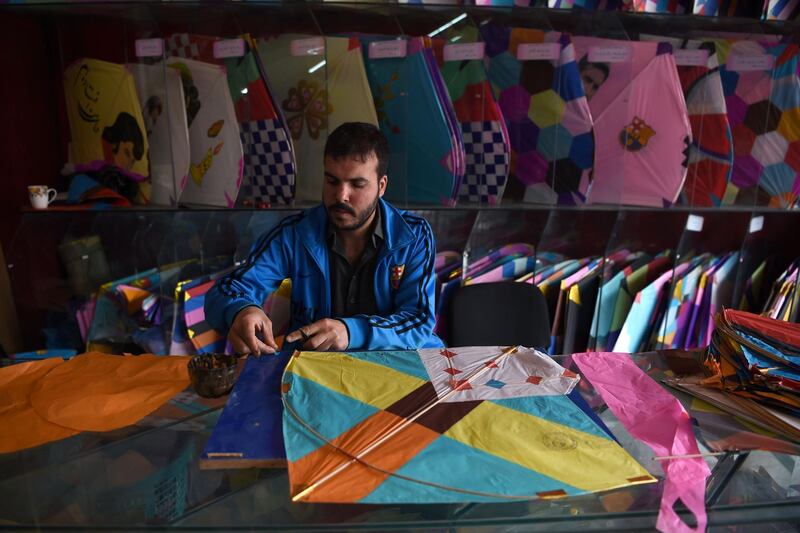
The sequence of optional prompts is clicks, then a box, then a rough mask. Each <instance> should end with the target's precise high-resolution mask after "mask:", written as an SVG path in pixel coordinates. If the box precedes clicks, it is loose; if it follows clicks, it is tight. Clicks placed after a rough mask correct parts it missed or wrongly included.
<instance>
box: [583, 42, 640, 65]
mask: <svg viewBox="0 0 800 533" xmlns="http://www.w3.org/2000/svg"><path fill="white" fill-rule="evenodd" d="M631 56H632V51H631V49H630V48H628V47H627V46H592V47H591V48H589V62H590V63H626V62H628V61H630V60H631Z"/></svg>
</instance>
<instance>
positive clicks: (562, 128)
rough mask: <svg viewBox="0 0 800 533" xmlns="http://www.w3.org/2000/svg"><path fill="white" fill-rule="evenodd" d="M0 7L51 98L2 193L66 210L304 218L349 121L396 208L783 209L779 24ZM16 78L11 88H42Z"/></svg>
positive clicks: (602, 16) (330, 7) (258, 8)
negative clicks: (24, 35)
mask: <svg viewBox="0 0 800 533" xmlns="http://www.w3.org/2000/svg"><path fill="white" fill-rule="evenodd" d="M2 9H3V13H4V17H5V18H6V20H8V21H14V22H19V24H18V26H19V28H20V30H17V31H21V29H22V28H25V29H26V30H28V29H33V30H36V31H38V32H39V33H40V34H41V37H42V40H43V45H42V46H39V47H35V49H33V50H31V51H26V52H24V53H26V54H30V55H31V56H32V57H31V58H30V60H31V61H32V62H33V64H36V65H46V67H45V69H46V70H47V74H48V76H50V78H51V79H52V81H53V85H54V86H55V87H56V91H51V92H53V93H54V94H51V95H48V96H49V98H48V101H47V102H46V103H45V105H43V106H40V107H41V108H37V109H36V110H35V113H36V114H37V115H38V116H41V118H42V119H43V120H44V117H47V119H48V120H49V122H51V123H52V122H53V118H54V117H55V119H56V123H57V125H58V127H57V128H55V129H54V130H53V131H52V132H47V133H45V134H42V133H41V132H39V131H38V129H36V128H38V126H36V124H39V123H41V122H43V120H41V121H36V120H32V121H30V124H24V125H22V127H23V129H24V128H29V129H30V130H31V132H30V133H31V135H36V138H37V139H39V141H40V142H39V143H38V149H39V150H40V151H44V152H47V153H48V154H49V155H48V156H47V158H45V160H44V161H41V162H36V163H31V165H32V166H33V167H34V168H33V170H32V172H26V173H24V174H25V175H24V176H23V175H22V174H23V173H22V172H20V173H19V176H16V177H15V178H14V180H13V181H14V183H15V187H16V188H17V189H21V190H24V189H23V188H22V187H21V186H22V185H27V184H30V183H31V181H33V180H35V182H36V183H46V184H48V185H55V186H56V188H58V189H59V190H61V191H65V192H67V194H66V195H65V196H66V201H67V203H68V204H70V205H78V206H84V205H87V204H88V205H95V204H101V205H103V206H107V205H109V204H110V205H130V204H137V203H146V204H150V205H160V206H179V205H180V206H202V207H214V206H216V207H223V208H231V207H254V208H259V207H267V206H270V207H274V206H281V205H303V204H305V203H308V202H311V201H316V199H317V198H318V196H319V189H320V187H321V180H322V175H323V173H322V163H323V162H322V148H323V146H324V142H325V139H326V138H327V135H328V133H329V132H330V131H331V130H332V129H333V128H334V127H335V126H337V125H338V124H340V123H342V122H345V121H353V120H359V121H365V122H372V123H374V124H376V125H379V126H380V127H381V129H382V131H384V133H385V134H386V136H387V137H388V138H389V140H390V147H391V161H390V165H389V175H390V180H389V189H388V191H387V198H388V199H390V200H392V201H393V202H395V203H397V204H399V205H409V206H420V205H424V206H435V205H444V206H453V205H458V206H469V205H476V206H492V205H497V204H512V205H514V204H519V203H525V204H532V205H548V206H561V205H577V206H584V205H585V206H591V205H598V204H599V205H625V206H647V207H657V208H661V207H671V206H679V205H689V206H697V207H717V208H720V209H727V208H729V207H732V206H746V207H756V206H757V207H771V208H776V209H784V208H789V207H791V206H792V205H793V204H794V203H795V202H796V199H797V193H798V190H800V170H798V169H800V102H796V101H795V100H797V99H798V94H800V78H798V77H797V74H796V71H797V69H796V66H797V61H798V53H797V47H796V45H795V44H793V43H792V42H790V41H791V39H792V36H793V35H794V34H795V33H796V29H797V25H796V23H795V22H794V21H786V22H760V21H758V20H755V19H746V18H732V19H725V18H716V17H699V16H681V15H670V16H666V15H652V14H630V13H618V12H610V11H602V12H600V11H598V12H590V11H565V10H552V9H544V8H538V7H502V6H500V7H485V6H429V5H424V6H421V5H395V4H372V3H366V4H360V3H358V4H346V3H343V4H339V3H322V4H320V3H274V4H273V3H267V4H261V3H219V4H218V3H214V4H198V3H179V4H175V3H133V4H114V3H112V4H102V5H100V4H77V5H72V4H71V5H58V4H56V5H21V6H4V7H3V8H2ZM10 30H11V31H12V33H13V31H14V29H13V28H10ZM665 35H669V36H670V37H664V36H665ZM39 74H41V72H38V73H37V75H39ZM62 75H63V79H62V83H58V82H56V81H55V80H56V79H57V78H58V77H60V76H62ZM30 76H31V77H30V78H29V79H21V80H18V81H19V83H21V84H22V85H25V86H27V85H29V84H31V85H36V86H40V85H42V82H41V80H38V79H36V78H35V77H34V76H33V73H30ZM37 89H39V90H41V87H37ZM21 98H22V100H23V105H24V100H25V98H26V95H25V94H23V95H21ZM31 104H32V103H31ZM35 129H36V130H35ZM34 130H35V131H34ZM65 161H68V162H69V163H68V164H67V165H66V166H64V168H63V169H62V173H61V174H59V173H58V172H57V171H56V168H61V167H62V165H63V164H64V162H65ZM40 167H41V168H40ZM17 201H18V203H17V205H19V203H22V198H20V197H18V200H17Z"/></svg>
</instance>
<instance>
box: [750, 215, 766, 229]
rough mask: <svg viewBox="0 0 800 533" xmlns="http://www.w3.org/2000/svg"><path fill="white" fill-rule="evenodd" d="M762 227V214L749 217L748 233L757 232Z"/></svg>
mask: <svg viewBox="0 0 800 533" xmlns="http://www.w3.org/2000/svg"><path fill="white" fill-rule="evenodd" d="M763 228H764V215H758V216H757V217H753V218H751V219H750V233H758V232H759V231H761V230H762V229H763Z"/></svg>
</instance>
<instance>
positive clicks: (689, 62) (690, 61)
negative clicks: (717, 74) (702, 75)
mask: <svg viewBox="0 0 800 533" xmlns="http://www.w3.org/2000/svg"><path fill="white" fill-rule="evenodd" d="M672 55H673V56H674V57H675V64H676V65H678V66H679V67H705V66H706V65H708V50H703V49H702V48H701V49H697V50H675V51H674V52H673V53H672Z"/></svg>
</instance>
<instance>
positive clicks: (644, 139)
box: [573, 37, 691, 207]
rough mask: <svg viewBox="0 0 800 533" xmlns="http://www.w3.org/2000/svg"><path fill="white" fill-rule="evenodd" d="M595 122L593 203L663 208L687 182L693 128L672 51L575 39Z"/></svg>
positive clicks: (668, 47)
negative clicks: (688, 150) (688, 152)
mask: <svg viewBox="0 0 800 533" xmlns="http://www.w3.org/2000/svg"><path fill="white" fill-rule="evenodd" d="M573 41H574V43H575V57H576V58H579V60H578V66H579V69H580V70H581V76H582V79H583V85H584V92H585V93H586V97H587V99H588V100H589V108H590V110H591V113H592V120H593V122H594V138H595V144H596V146H595V159H594V170H593V180H592V182H591V184H590V183H589V181H588V180H584V181H583V182H582V184H581V190H582V191H584V192H585V193H586V194H587V199H588V202H590V203H605V204H619V203H622V204H630V205H648V206H657V207H662V206H665V205H671V204H673V203H674V202H675V201H676V200H677V198H678V195H679V194H680V191H681V189H682V188H683V182H684V179H685V178H686V167H687V164H688V160H687V149H688V147H689V143H690V141H691V128H690V125H689V117H688V114H687V110H686V102H685V100H684V98H683V90H682V89H681V84H680V79H679V78H678V71H677V68H676V66H675V59H674V58H673V56H672V46H671V45H669V44H667V43H648V42H629V41H615V40H610V39H599V38H595V37H574V38H573Z"/></svg>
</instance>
